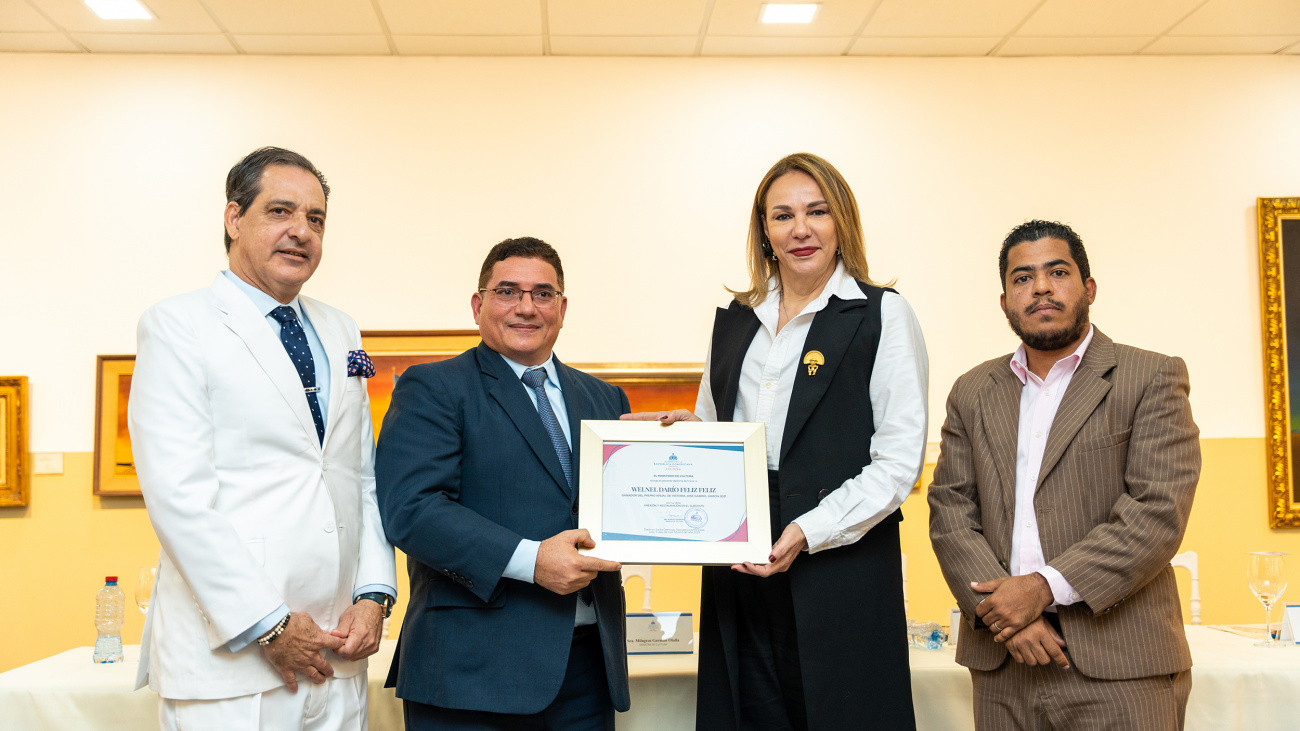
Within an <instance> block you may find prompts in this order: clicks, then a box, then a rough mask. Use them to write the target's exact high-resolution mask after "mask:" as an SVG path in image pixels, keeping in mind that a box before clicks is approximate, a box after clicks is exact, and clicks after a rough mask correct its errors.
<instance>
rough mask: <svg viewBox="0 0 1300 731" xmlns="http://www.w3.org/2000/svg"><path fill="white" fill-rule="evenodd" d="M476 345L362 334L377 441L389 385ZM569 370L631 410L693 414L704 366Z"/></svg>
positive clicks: (452, 333)
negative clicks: (616, 391)
mask: <svg viewBox="0 0 1300 731" xmlns="http://www.w3.org/2000/svg"><path fill="white" fill-rule="evenodd" d="M478 343H479V335H478V330H362V331H361V347H363V348H365V350H366V354H367V355H369V356H370V360H372V361H373V362H374V364H375V377H374V378H370V379H367V381H366V391H367V392H368V393H369V395H370V415H371V419H373V421H374V426H375V436H376V437H378V436H379V428H380V425H381V424H382V423H383V420H384V414H385V413H387V412H388V404H389V403H390V402H391V401H392V398H393V386H394V384H396V382H397V378H398V377H399V376H401V375H402V372H403V371H405V370H406V369H407V368H409V367H410V366H413V365H416V364H419V363H432V362H435V361H439V360H446V359H447V358H454V357H455V356H457V355H460V354H461V353H463V352H465V351H466V350H469V349H470V348H473V347H474V346H476V345H478ZM568 365H570V366H572V367H574V368H577V369H578V370H580V371H583V372H585V373H590V374H591V375H593V376H595V377H597V378H599V379H601V380H602V381H605V382H607V383H612V384H614V385H615V386H621V387H622V388H623V390H624V391H626V392H627V398H628V401H630V402H631V404H632V410H633V411H667V410H671V409H691V410H694V409H695V396H696V393H697V392H698V391H699V388H700V377H701V376H702V375H703V373H704V364H703V363H569V364H568Z"/></svg>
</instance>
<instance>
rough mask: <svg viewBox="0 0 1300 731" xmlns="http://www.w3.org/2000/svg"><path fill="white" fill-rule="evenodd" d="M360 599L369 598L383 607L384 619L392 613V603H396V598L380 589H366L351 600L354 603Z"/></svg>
mask: <svg viewBox="0 0 1300 731" xmlns="http://www.w3.org/2000/svg"><path fill="white" fill-rule="evenodd" d="M362 599H369V600H370V601H372V602H374V603H376V604H378V605H379V606H381V607H383V608H384V619H388V615H390V614H392V613H393V605H394V604H396V603H397V600H396V599H394V598H392V597H391V596H389V595H387V594H385V593H383V592H382V591H368V592H366V593H365V594H358V595H357V598H356V599H353V600H352V603H353V604H356V603H357V602H359V601H361V600H362Z"/></svg>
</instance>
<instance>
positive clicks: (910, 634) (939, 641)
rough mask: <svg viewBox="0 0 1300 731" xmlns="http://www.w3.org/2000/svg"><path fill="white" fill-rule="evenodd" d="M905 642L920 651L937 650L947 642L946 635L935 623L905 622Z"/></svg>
mask: <svg viewBox="0 0 1300 731" xmlns="http://www.w3.org/2000/svg"><path fill="white" fill-rule="evenodd" d="M907 640H908V643H909V644H911V645H912V647H919V648H921V649H922V650H937V649H939V648H941V647H943V643H945V642H947V641H948V635H946V634H944V632H943V628H942V627H940V626H939V625H938V623H936V622H916V621H913V620H910V619H909V620H907Z"/></svg>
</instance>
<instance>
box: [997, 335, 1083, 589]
mask: <svg viewBox="0 0 1300 731" xmlns="http://www.w3.org/2000/svg"><path fill="white" fill-rule="evenodd" d="M1092 333H1093V327H1092V326H1091V325H1089V326H1088V334H1087V335H1086V336H1084V338H1083V342H1082V343H1079V347H1078V348H1076V349H1075V351H1074V352H1073V353H1071V354H1070V355H1067V356H1066V357H1064V358H1062V359H1060V360H1058V361H1056V363H1055V364H1053V365H1052V369H1051V370H1050V371H1048V372H1047V378H1039V377H1038V376H1037V375H1035V374H1034V373H1033V371H1030V370H1029V365H1028V361H1027V359H1026V356H1025V346H1024V344H1023V343H1022V344H1021V345H1020V347H1019V348H1017V349H1016V353H1015V355H1013V356H1011V372H1012V373H1014V374H1016V378H1019V379H1020V382H1021V383H1023V384H1024V388H1022V389H1021V390H1020V429H1019V432H1018V433H1017V435H1016V522H1015V523H1014V524H1013V525H1014V527H1013V528H1012V529H1011V566H1010V569H1009V570H1010V572H1011V575H1012V576H1025V575H1027V574H1032V573H1039V574H1042V575H1043V578H1045V579H1047V583H1048V585H1049V586H1051V588H1052V598H1053V599H1054V600H1055V601H1054V602H1053V604H1052V605H1049V606H1048V609H1052V610H1053V611H1054V607H1055V605H1057V604H1074V603H1075V602H1077V601H1079V599H1080V598H1081V597H1080V596H1079V595H1078V594H1077V593H1076V592H1075V591H1074V587H1073V586H1070V582H1068V581H1066V580H1065V577H1064V576H1062V575H1061V572H1060V571H1057V570H1056V569H1054V568H1052V567H1051V566H1048V565H1047V561H1046V560H1045V559H1044V558H1043V542H1042V538H1041V537H1040V536H1039V534H1038V511H1037V510H1035V509H1034V493H1035V492H1037V490H1038V477H1039V474H1038V471H1039V469H1041V468H1042V466H1043V450H1044V449H1045V448H1046V447H1047V435H1048V434H1050V433H1051V431H1052V421H1054V420H1055V419H1056V410H1057V409H1058V408H1060V406H1061V398H1062V397H1063V396H1064V395H1065V390H1066V389H1067V388H1069V387H1070V381H1071V379H1073V378H1074V372H1075V371H1076V370H1078V368H1079V363H1080V361H1082V360H1083V354H1084V353H1085V352H1086V351H1087V350H1088V344H1089V343H1091V342H1092Z"/></svg>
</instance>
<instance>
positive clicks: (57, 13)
mask: <svg viewBox="0 0 1300 731" xmlns="http://www.w3.org/2000/svg"><path fill="white" fill-rule="evenodd" d="M30 1H31V3H32V5H34V6H36V7H37V8H39V9H40V10H41V12H43V13H45V14H46V15H47V16H49V17H50V19H51V20H53V21H54V22H55V23H58V24H59V26H60V27H62V28H63V29H64V30H67V31H72V32H74V33H145V34H155V33H171V34H188V33H220V32H221V29H220V28H218V27H217V24H216V23H214V22H212V16H210V15H208V12H207V11H206V10H204V9H203V5H202V4H200V3H199V1H198V0H141V2H143V3H144V6H145V7H146V8H148V9H149V12H151V13H153V16H154V17H153V20H104V19H103V18H100V17H99V16H98V15H95V14H94V13H93V12H91V10H90V8H88V7H86V4H85V3H84V2H82V0H30ZM250 2H251V0H250Z"/></svg>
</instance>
